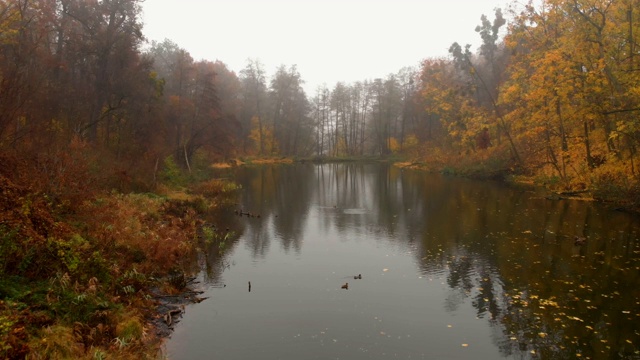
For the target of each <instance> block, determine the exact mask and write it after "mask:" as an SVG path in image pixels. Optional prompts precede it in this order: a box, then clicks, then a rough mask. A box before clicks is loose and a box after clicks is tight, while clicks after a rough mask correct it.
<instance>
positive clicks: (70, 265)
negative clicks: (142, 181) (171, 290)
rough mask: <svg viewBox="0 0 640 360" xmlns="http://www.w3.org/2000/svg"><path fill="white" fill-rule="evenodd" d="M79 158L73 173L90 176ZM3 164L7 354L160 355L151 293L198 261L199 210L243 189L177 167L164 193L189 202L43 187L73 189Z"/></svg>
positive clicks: (4, 160)
mask: <svg viewBox="0 0 640 360" xmlns="http://www.w3.org/2000/svg"><path fill="white" fill-rule="evenodd" d="M63 160H64V159H62V160H60V161H63ZM40 161H42V160H40ZM73 161H74V164H77V166H76V167H73V166H70V168H72V170H73V171H72V173H73V174H74V176H75V175H78V176H82V175H83V174H85V172H86V171H89V170H88V167H87V166H86V164H83V163H82V162H81V161H79V160H78V159H77V158H75V157H74V158H73ZM0 165H3V166H1V167H0V194H1V197H0V358H7V359H21V358H26V357H28V358H29V359H106V358H111V359H140V358H155V356H156V355H157V352H156V351H157V344H158V341H157V340H158V339H157V338H156V337H155V332H154V331H153V329H152V328H151V326H150V325H149V324H150V322H149V321H148V319H151V318H152V317H153V316H154V315H156V314H155V313H154V309H155V300H154V298H153V297H152V296H151V291H150V289H151V288H152V287H166V286H168V285H167V284H164V283H163V281H164V280H163V279H166V278H167V277H168V275H169V274H170V273H173V272H179V271H183V269H186V268H187V267H188V264H191V263H193V261H194V260H195V259H196V256H197V254H196V247H197V245H198V244H197V241H196V239H197V238H198V228H199V226H200V225H201V220H200V219H199V216H198V214H199V212H204V211H208V210H210V209H211V208H214V207H216V206H219V205H220V203H221V202H222V200H220V199H221V198H222V197H223V195H225V194H228V193H230V192H233V191H234V190H235V189H237V187H235V186H234V185H232V184H229V183H228V182H226V181H222V180H208V181H204V182H200V183H196V181H200V179H196V177H194V176H190V175H189V174H188V173H186V172H185V171H184V170H182V169H177V168H174V169H169V170H170V171H169V174H170V175H171V176H173V177H174V178H175V179H173V180H179V181H173V180H171V181H168V182H167V183H164V185H163V187H162V188H163V189H166V190H167V191H174V192H184V193H185V194H186V196H185V198H184V199H174V198H171V197H170V196H167V195H166V194H154V193H149V192H147V193H129V194H123V193H120V192H118V191H104V190H100V188H99V186H100V185H99V184H98V183H95V184H94V185H95V186H96V187H97V188H89V186H90V184H88V183H85V182H83V183H82V184H79V185H78V186H81V187H87V190H86V191H85V192H84V193H83V189H82V188H77V189H76V190H77V191H76V190H74V191H69V189H67V188H65V189H63V188H62V187H54V186H51V185H50V184H49V185H46V184H47V183H48V182H52V183H68V181H66V180H65V181H61V180H60V181H59V180H56V179H55V178H51V179H49V178H48V176H52V175H53V176H54V177H55V176H58V175H59V176H63V174H62V173H59V174H58V173H55V172H51V171H50V170H49V171H48V172H47V173H46V174H42V176H39V175H38V173H36V174H35V175H34V176H31V178H30V179H27V178H26V177H24V176H23V175H24V174H25V173H28V172H29V171H32V170H31V169H29V168H27V167H28V166H30V164H28V163H26V162H22V161H21V160H18V159H16V158H10V157H6V156H0ZM67 165H70V164H69V163H67ZM178 172H182V173H180V174H179V173H178ZM56 174H58V175H56ZM198 174H199V175H198V177H204V176H205V174H207V173H206V172H205V171H200V172H198ZM87 176H89V175H87ZM18 184H19V185H18ZM196 184H197V185H196ZM58 190H59V191H58ZM83 195H84V196H83Z"/></svg>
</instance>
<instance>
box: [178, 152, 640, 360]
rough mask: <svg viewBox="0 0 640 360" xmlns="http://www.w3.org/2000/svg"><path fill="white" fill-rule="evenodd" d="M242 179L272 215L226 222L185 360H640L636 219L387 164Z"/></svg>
mask: <svg viewBox="0 0 640 360" xmlns="http://www.w3.org/2000/svg"><path fill="white" fill-rule="evenodd" d="M233 176H235V177H236V179H237V181H238V182H239V183H241V184H242V186H243V191H242V193H241V194H240V196H239V199H238V204H237V206H236V207H235V209H242V210H243V211H249V212H252V213H254V214H260V217H259V218H258V217H246V216H243V217H239V216H236V215H234V213H233V210H234V209H228V210H227V211H226V212H225V213H224V214H222V215H220V216H218V217H217V218H216V220H215V222H216V223H218V226H219V227H220V228H225V227H229V228H230V229H231V230H233V231H234V232H235V234H236V235H237V236H235V237H234V238H233V239H230V240H227V242H225V243H224V245H223V246H222V247H220V246H218V245H214V246H212V247H211V248H210V249H208V251H207V252H206V254H204V255H203V257H202V259H201V266H202V268H203V269H204V270H203V272H202V273H201V275H200V279H199V280H200V281H201V284H200V285H201V286H202V287H203V290H205V294H204V295H203V296H209V297H210V298H209V299H208V300H206V301H204V302H202V303H200V304H195V305H191V306H188V307H187V309H186V312H185V315H184V317H183V318H182V320H181V321H180V323H179V324H178V325H177V326H176V329H175V332H174V334H173V335H172V337H171V339H169V341H168V342H167V345H166V351H167V354H168V355H169V357H170V358H171V359H500V358H509V359H511V358H514V359H530V358H531V359H575V358H578V357H580V358H583V359H587V358H591V359H640V352H639V350H640V279H639V274H640V270H639V269H640V241H639V240H638V238H640V221H639V219H638V218H637V217H634V216H631V215H628V214H624V213H620V212H616V211H612V210H610V209H607V208H605V207H602V206H600V205H597V204H593V203H588V202H576V201H568V200H561V201H551V200H547V199H545V198H544V196H542V195H541V194H537V193H535V192H533V191H529V190H523V189H509V188H505V187H504V186H502V185H499V184H495V183H490V182H476V181H469V180H464V179H457V178H447V177H441V176H436V175H427V174H424V173H419V172H412V171H402V170H399V169H397V168H394V167H389V166H387V165H379V164H366V165H363V164H325V165H312V164H297V165H283V166H266V167H256V168H244V169H240V170H237V172H236V173H234V174H233ZM575 236H579V237H586V239H587V241H586V243H585V244H584V245H575V244H574V237H575ZM357 274H362V279H354V275H357ZM249 282H251V288H250V289H249ZM345 283H348V289H342V288H341V287H342V286H343V285H345ZM249 290H250V291H249Z"/></svg>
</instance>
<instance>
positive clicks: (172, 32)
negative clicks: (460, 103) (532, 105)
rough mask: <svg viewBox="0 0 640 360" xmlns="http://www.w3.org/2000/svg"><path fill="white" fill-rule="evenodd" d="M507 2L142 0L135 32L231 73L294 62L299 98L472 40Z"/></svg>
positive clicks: (391, 70)
mask: <svg viewBox="0 0 640 360" xmlns="http://www.w3.org/2000/svg"><path fill="white" fill-rule="evenodd" d="M507 3H508V1H507V0H421V1H420V0H368V1H367V0H297V1H296V0H146V1H145V2H144V3H143V21H144V29H143V32H144V34H145V36H146V37H147V39H148V40H149V41H151V40H157V41H162V40H164V39H165V38H166V39H170V40H172V41H173V42H175V43H176V44H178V46H180V47H181V48H183V49H185V50H187V51H188V52H189V53H190V54H191V56H192V57H193V58H194V59H195V60H202V59H206V60H212V61H215V60H220V61H222V62H224V63H225V64H227V66H228V67H229V68H230V69H231V70H233V71H235V72H236V73H238V72H239V71H240V70H241V69H243V68H244V67H245V66H246V64H247V59H248V58H253V59H259V60H260V62H262V64H263V65H264V68H265V70H266V71H267V74H268V75H272V74H274V72H275V69H276V67H277V66H279V65H280V64H284V65H286V66H290V65H297V67H298V71H299V72H300V74H301V75H302V79H303V80H304V81H305V82H306V84H305V89H306V91H307V95H309V96H312V95H314V94H313V93H314V92H315V89H316V87H317V86H319V85H321V84H323V83H326V84H327V86H328V87H329V88H330V89H331V88H333V86H334V85H335V83H336V82H338V81H344V82H347V83H352V82H355V81H360V80H366V79H374V78H377V77H385V76H386V75H388V74H389V73H396V72H397V71H398V70H400V69H401V68H402V67H405V66H417V65H418V64H419V63H420V61H421V60H423V59H425V58H430V57H444V56H447V55H448V53H447V50H448V48H449V46H450V45H451V44H452V43H453V42H456V41H457V42H458V43H460V44H461V45H464V44H467V43H471V44H473V45H474V47H473V49H474V51H475V47H476V46H477V45H478V44H479V43H480V37H479V35H478V33H476V32H475V30H474V29H475V27H476V26H477V25H479V24H480V16H481V15H482V14H486V15H487V16H489V19H490V20H493V17H494V16H493V14H494V9H495V8H497V7H500V8H502V9H503V12H504V10H506V4H507Z"/></svg>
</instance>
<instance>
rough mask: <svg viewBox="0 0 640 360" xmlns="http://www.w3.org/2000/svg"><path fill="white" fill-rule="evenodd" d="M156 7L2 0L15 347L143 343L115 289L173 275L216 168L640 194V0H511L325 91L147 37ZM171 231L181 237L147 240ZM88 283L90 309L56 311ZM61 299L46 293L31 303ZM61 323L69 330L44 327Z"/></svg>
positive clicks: (131, 298)
mask: <svg viewBox="0 0 640 360" xmlns="http://www.w3.org/2000/svg"><path fill="white" fill-rule="evenodd" d="M140 17H141V1H140V0H2V1H0V48H1V49H2V50H1V51H0V188H1V189H2V199H1V200H0V260H1V261H0V282H1V284H0V289H11V290H0V354H4V355H6V356H7V357H18V358H19V357H20V356H23V355H24V354H27V353H29V352H31V351H38V352H40V353H44V354H48V355H49V356H53V357H55V356H61V357H64V356H65V354H66V355H67V356H69V357H73V356H77V353H75V352H74V351H76V350H77V349H75V350H74V349H69V348H65V346H63V344H65V343H66V342H67V340H66V339H71V338H74V337H75V338H76V339H81V340H82V341H81V342H82V343H83V344H84V350H83V351H84V352H86V349H88V348H92V349H103V350H99V351H105V352H107V351H113V352H115V353H118V351H124V352H125V353H127V351H133V350H130V348H129V350H126V351H125V350H122V347H116V346H114V345H113V344H114V343H113V342H112V341H111V339H113V338H117V339H121V341H125V340H124V339H127V341H131V342H135V341H138V340H140V341H141V339H142V338H144V336H143V335H142V334H143V333H144V331H143V325H141V324H143V322H144V321H143V319H144V317H145V316H146V314H143V313H135V314H134V315H132V313H131V312H126V311H123V310H122V309H121V308H119V307H118V306H117V304H122V303H127V304H129V305H131V304H134V305H135V304H143V303H144V302H145V301H147V299H146V298H144V297H143V296H140V297H136V296H137V295H135V294H134V293H136V291H134V290H137V289H139V288H143V287H144V284H145V282H146V281H147V278H144V275H143V274H145V271H146V274H151V273H153V272H154V271H156V272H157V271H158V270H157V269H153V268H152V264H153V263H157V262H158V261H162V262H163V263H164V264H168V265H167V269H165V270H166V271H168V269H172V268H175V267H178V266H179V265H180V264H181V262H182V261H183V260H184V259H186V258H188V257H189V256H192V250H193V249H191V248H189V247H185V246H183V242H182V241H187V240H188V238H190V237H193V236H195V235H194V234H195V233H196V231H197V230H196V229H197V225H198V222H197V220H196V219H195V218H196V215H195V214H194V212H193V210H192V209H191V207H193V204H196V205H198V204H201V203H200V202H199V201H200V200H201V197H206V196H209V195H211V194H216V195H218V194H220V193H224V192H225V191H227V190H229V188H230V187H231V186H230V185H229V184H222V183H218V182H212V181H209V182H206V181H204V180H203V179H204V177H205V175H202V174H204V173H206V171H207V170H206V169H208V168H209V165H210V164H212V163H232V162H233V163H234V164H235V163H236V161H239V160H237V159H242V160H243V161H249V160H250V159H259V158H288V159H304V160H317V161H321V160H322V161H324V160H331V159H370V158H375V159H391V160H392V161H398V162H402V163H404V164H405V165H408V166H414V167H418V168H422V169H427V170H430V171H437V172H445V173H450V174H459V175H463V176H476V177H482V178H498V179H511V180H517V181H526V182H530V183H534V184H536V185H540V186H545V187H547V188H549V189H551V190H554V191H556V192H559V193H571V194H577V193H586V194H589V196H591V197H593V198H596V199H601V200H608V201H615V202H616V203H619V204H621V205H623V206H626V207H629V208H634V207H637V206H638V205H640V45H639V42H640V10H639V9H638V6H637V2H636V1H634V0H545V1H543V2H542V4H540V5H537V4H536V5H534V4H533V3H530V4H529V5H526V6H525V5H517V6H516V5H515V4H514V5H513V7H509V8H507V9H503V10H500V9H496V10H494V11H492V12H489V13H487V15H482V16H480V14H479V16H478V24H477V27H476V28H475V31H476V32H477V36H478V37H479V38H480V39H481V46H480V47H479V48H478V49H473V48H471V46H470V45H466V44H458V43H454V44H451V46H450V48H449V56H447V57H443V58H427V59H424V60H423V61H422V62H421V63H420V64H419V65H418V66H411V65H412V64H407V67H406V68H403V69H400V70H399V71H398V72H397V73H394V74H389V75H388V76H387V77H385V78H377V79H363V80H362V81H359V82H355V83H343V82H339V83H337V84H332V85H331V86H330V87H328V86H321V87H319V88H317V89H316V90H315V91H314V92H313V93H306V92H305V89H304V86H303V85H304V77H303V76H304V74H300V73H299V72H298V70H297V68H296V66H295V65H281V66H280V67H278V68H276V69H265V67H264V65H262V64H261V62H260V60H259V59H248V60H247V64H246V67H245V68H244V69H242V70H241V71H239V72H238V73H235V72H233V71H231V70H229V68H228V67H227V65H225V63H224V62H222V61H216V62H212V61H208V60H195V59H194V58H193V57H192V56H191V55H190V54H189V52H188V51H187V50H185V49H183V48H181V47H180V44H176V43H174V42H172V41H171V40H165V41H163V42H151V43H149V42H147V41H146V39H145V37H144V29H143V24H142V21H141V19H140ZM425 41H428V39H425ZM211 46H213V47H215V42H213V43H212V44H211ZM407 46H419V45H417V44H408V45H407ZM199 174H200V175H202V176H201V178H198V176H200V175H199ZM185 179H191V180H193V179H196V180H202V181H204V182H201V183H200V184H199V185H198V186H197V187H196V188H195V190H193V192H192V193H191V194H190V197H188V198H187V200H184V199H182V200H181V201H179V202H176V201H171V200H170V199H168V198H167V197H154V196H150V195H149V196H147V195H140V194H148V193H159V194H163V195H166V194H170V193H171V192H172V191H175V189H177V188H179V187H180V186H184V185H185V182H186V181H187V180H185ZM194 194H195V195H194ZM194 196H195V197H194ZM194 199H195V200H194ZM196 208H197V206H196ZM105 223H110V224H112V227H111V228H109V227H105V226H104V225H103V224H105ZM158 224H163V226H158ZM113 229H119V230H113ZM140 233H143V234H144V236H145V239H146V240H145V241H141V240H140V239H137V237H139V234H140ZM161 238H171V239H172V241H174V242H173V243H167V242H164V243H162V244H161V243H154V241H152V240H150V239H161ZM149 244H154V245H149ZM34 253H42V254H46V256H45V257H44V258H39V259H36V258H35V257H34ZM109 254H110V255H109ZM83 259H84V260H83ZM87 259H88V260H87ZM85 260H86V261H85ZM112 260H113V261H114V262H115V265H110V262H111V261H112ZM131 264H137V266H132V265H131ZM145 266H146V267H145ZM166 271H165V272H166ZM138 272H140V274H139V273H138ZM74 283H75V284H76V285H75V287H74V285H73V284H74ZM26 289H36V290H26ZM38 289H39V290H38ZM83 294H84V295H83ZM78 296H84V297H83V300H82V302H83V304H85V306H84V307H83V308H82V309H84V310H81V311H80V310H79V311H78V312H77V313H76V314H73V315H72V314H67V315H60V314H63V313H64V314H66V313H65V311H66V310H65V305H64V304H67V303H69V301H70V299H76V298H77V297H78ZM45 297H46V298H47V301H46V302H47V304H49V305H47V307H46V308H34V307H29V306H27V305H24V304H32V303H44V302H45V300H44V298H45ZM3 299H4V300H3ZM65 299H66V300H65ZM124 299H128V300H126V301H125V300H124ZM78 301H79V300H78ZM21 304H22V305H21ZM142 307H144V306H142V305H139V306H138V307H137V308H142ZM67 310H68V309H67ZM52 314H56V315H55V316H54V315H52ZM96 314H99V315H96ZM58 317H61V318H63V320H62V321H59V320H58ZM25 319H28V320H25ZM27 323H32V324H36V327H38V325H39V326H40V327H44V326H45V325H46V326H49V328H50V329H53V330H51V331H53V333H51V334H49V335H43V334H41V333H39V332H38V331H39V330H36V329H30V328H29V327H27V326H26V324H27ZM54 324H55V326H58V327H55V326H53V325H54ZM77 324H81V325H77ZM46 336H48V337H49V338H50V339H54V340H51V341H54V342H55V341H58V343H55V344H54V345H50V346H45V345H43V344H42V343H39V342H34V341H33V340H31V339H32V338H42V337H46ZM56 336H57V338H56ZM55 339H57V340H55ZM104 344H107V345H104ZM109 344H110V345H109ZM100 346H103V347H102V348H100ZM108 349H111V350H108ZM114 349H115V350H114ZM96 351H98V350H96ZM136 351H138V352H136ZM139 351H140V350H139V349H138V350H135V351H133V353H134V354H136V355H131V356H132V358H135V357H136V356H138V355H139ZM81 352H82V351H81ZM61 354H62V355H61ZM74 354H75V355H74ZM94 355H95V353H94ZM120 355H122V354H121V353H120ZM45 357H46V356H45Z"/></svg>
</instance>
